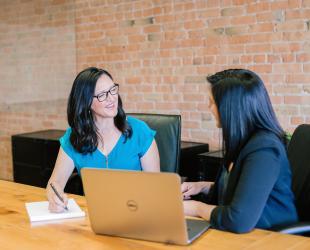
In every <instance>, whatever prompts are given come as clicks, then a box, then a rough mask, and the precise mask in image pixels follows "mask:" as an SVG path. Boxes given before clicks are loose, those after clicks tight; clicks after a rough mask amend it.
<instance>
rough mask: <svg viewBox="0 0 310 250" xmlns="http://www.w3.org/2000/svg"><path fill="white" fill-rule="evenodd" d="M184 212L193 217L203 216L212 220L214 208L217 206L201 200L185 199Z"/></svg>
mask: <svg viewBox="0 0 310 250" xmlns="http://www.w3.org/2000/svg"><path fill="white" fill-rule="evenodd" d="M183 207H184V214H185V215H187V216H192V217H201V218H203V219H205V220H210V217H211V213H212V210H213V209H214V208H216V206H213V205H208V204H205V203H202V202H200V201H193V200H190V201H183Z"/></svg>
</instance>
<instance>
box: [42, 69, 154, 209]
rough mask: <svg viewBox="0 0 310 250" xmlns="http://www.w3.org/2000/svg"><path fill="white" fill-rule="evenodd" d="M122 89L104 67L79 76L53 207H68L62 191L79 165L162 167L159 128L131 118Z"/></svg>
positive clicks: (70, 105)
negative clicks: (155, 136)
mask: <svg viewBox="0 0 310 250" xmlns="http://www.w3.org/2000/svg"><path fill="white" fill-rule="evenodd" d="M118 92H119V85H118V84H117V83H114V81H113V78H112V76H111V75H110V74H109V73H108V72H107V71H105V70H103V69H98V68H95V67H91V68H87V69H85V70H83V71H82V72H80V73H79V74H78V75H77V77H76V79H75V80H74V83H73V86H72V89H71V93H70V96H69V101H68V108H67V117H68V123H69V126H70V128H68V129H67V131H66V133H65V134H64V136H63V137H62V138H60V145H61V147H60V149H59V153H58V157H57V160H56V164H55V168H54V171H53V173H52V176H51V178H50V180H49V181H48V185H47V197H48V200H49V209H50V211H52V212H62V211H63V210H64V207H65V206H66V204H67V197H66V195H65V194H64V193H63V190H64V187H65V185H66V182H67V181H68V178H69V176H70V175H71V173H72V171H73V170H74V167H76V168H77V170H78V172H80V169H81V168H83V167H93V168H112V169H127V170H137V171H141V170H144V171H153V172H157V171H160V167H159V154H158V149H157V145H156V142H155V140H154V135H155V131H153V130H151V129H150V128H149V127H148V126H147V125H146V124H145V123H144V122H142V121H140V120H138V119H135V118H133V117H127V118H126V114H125V112H124V110H123V108H122V101H121V98H120V96H119V94H118ZM50 183H52V184H53V185H54V187H55V188H56V190H57V191H58V192H59V193H60V195H61V196H62V197H63V198H64V202H62V201H60V200H59V198H58V197H57V196H56V195H55V192H54V191H53V190H52V189H51V185H50Z"/></svg>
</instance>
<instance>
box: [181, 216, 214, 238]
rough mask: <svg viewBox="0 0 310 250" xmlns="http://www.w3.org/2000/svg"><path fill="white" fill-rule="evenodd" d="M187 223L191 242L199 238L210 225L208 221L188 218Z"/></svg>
mask: <svg viewBox="0 0 310 250" xmlns="http://www.w3.org/2000/svg"><path fill="white" fill-rule="evenodd" d="M186 225H187V234H188V240H189V242H192V241H193V240H195V239H196V238H198V237H199V236H200V235H201V234H203V233H204V232H205V231H206V230H207V229H208V228H209V227H210V223H209V222H208V221H205V220H195V219H186Z"/></svg>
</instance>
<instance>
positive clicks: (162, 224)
mask: <svg viewBox="0 0 310 250" xmlns="http://www.w3.org/2000/svg"><path fill="white" fill-rule="evenodd" d="M81 175H82V181H83V186H84V193H85V197H86V201H87V206H88V214H89V218H90V224H91V227H92V230H93V231H94V232H95V233H97V234H104V235H111V236H119V237H126V238H134V239H141V240H148V241H156V242H164V243H168V244H178V245H187V244H189V243H191V242H192V241H193V240H195V239H196V238H198V237H199V236H200V235H201V234H202V233H203V232H205V231H206V230H207V229H208V228H209V227H210V224H209V222H207V221H205V220H199V219H186V220H185V216H184V211H183V202H182V201H183V195H182V193H181V187H180V185H181V181H180V177H179V176H178V175H177V174H175V173H151V172H137V171H123V170H107V169H96V168H82V170H81Z"/></svg>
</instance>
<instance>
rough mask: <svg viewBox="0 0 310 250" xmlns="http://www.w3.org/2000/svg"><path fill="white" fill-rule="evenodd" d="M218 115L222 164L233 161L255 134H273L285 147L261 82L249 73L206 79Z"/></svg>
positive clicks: (235, 72) (228, 73) (233, 72)
mask: <svg viewBox="0 0 310 250" xmlns="http://www.w3.org/2000/svg"><path fill="white" fill-rule="evenodd" d="M207 80H208V82H210V83H211V92H212V95H213V98H214V101H215V104H216V106H217V108H218V111H219V118H220V123H221V126H222V135H223V142H224V143H223V151H224V164H225V166H226V167H228V165H229V164H230V163H232V162H235V160H236V159H237V157H238V155H239V153H240V150H241V149H242V147H243V146H244V145H245V144H246V142H247V141H248V140H249V138H250V137H251V136H252V135H253V134H254V133H255V132H256V131H258V130H266V131H270V132H272V133H274V134H275V135H276V136H278V137H279V138H280V140H281V141H282V142H283V143H286V136H285V132H284V131H283V129H282V128H281V126H280V124H279V122H278V119H277V117H276V115H275V112H274V110H273V108H272V105H271V102H270V99H269V96H268V93H267V90H266V88H265V86H264V83H263V81H262V80H261V78H260V77H259V76H258V75H257V74H255V73H254V72H252V71H250V70H245V69H228V70H224V71H221V72H218V73H216V74H214V75H211V76H208V77H207Z"/></svg>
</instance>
